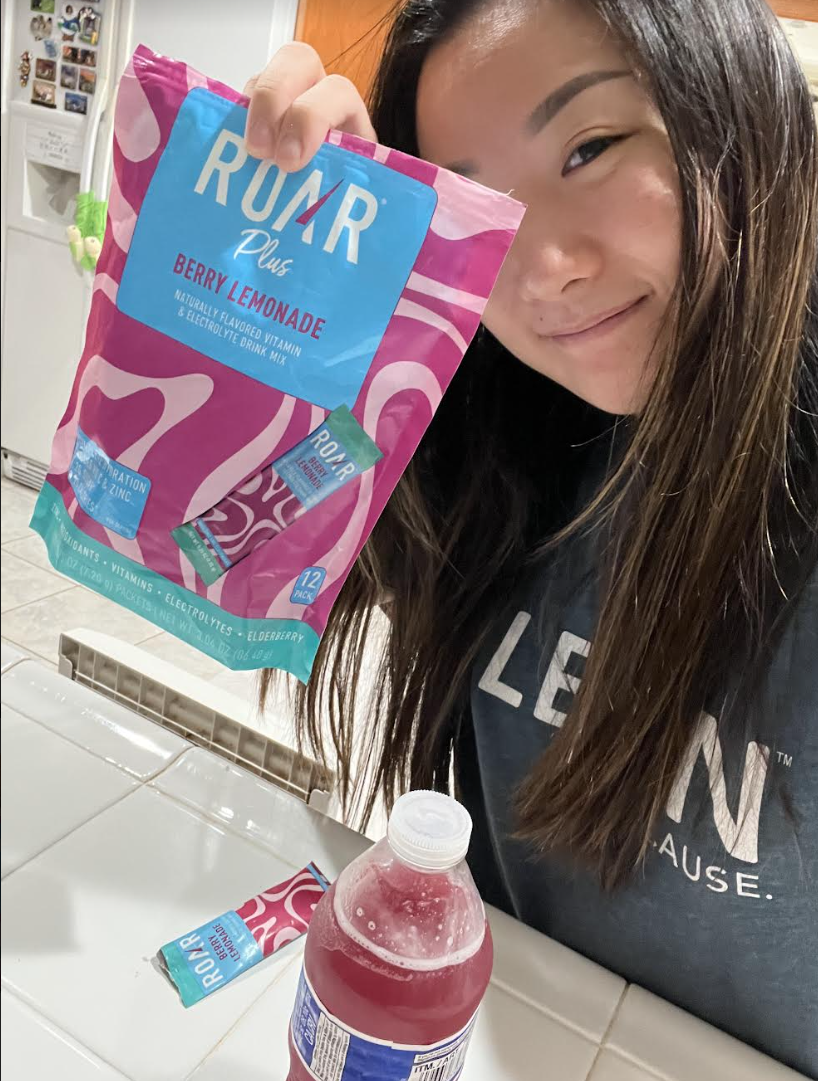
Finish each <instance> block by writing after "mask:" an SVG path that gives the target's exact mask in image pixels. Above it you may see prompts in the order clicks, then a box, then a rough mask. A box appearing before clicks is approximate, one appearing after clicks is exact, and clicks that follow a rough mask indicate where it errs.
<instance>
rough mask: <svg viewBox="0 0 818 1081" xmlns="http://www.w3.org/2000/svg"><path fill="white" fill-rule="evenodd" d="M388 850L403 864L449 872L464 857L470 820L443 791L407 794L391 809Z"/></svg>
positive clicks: (466, 813) (462, 809) (468, 836)
mask: <svg viewBox="0 0 818 1081" xmlns="http://www.w3.org/2000/svg"><path fill="white" fill-rule="evenodd" d="M386 836H387V840H388V841H389V847H390V848H391V849H392V851H393V852H394V853H395V855H396V856H398V857H399V858H400V859H402V860H403V861H404V862H405V863H409V864H412V866H414V867H420V868H423V869H424V870H428V871H448V870H449V869H450V868H451V867H454V866H455V865H456V864H458V863H460V861H461V860H462V859H463V858H464V857H465V855H466V852H467V851H468V848H469V839H470V837H471V817H470V815H469V812H468V811H467V810H466V808H465V807H463V806H462V805H461V804H460V803H458V802H457V800H454V799H452V798H451V797H450V796H444V795H443V793H442V792H427V791H419V792H407V794H406V795H405V796H401V797H400V799H399V800H397V802H396V803H395V806H394V807H393V808H392V814H391V815H390V816H389V826H388V828H387V834H386Z"/></svg>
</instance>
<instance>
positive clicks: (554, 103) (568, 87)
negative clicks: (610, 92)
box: [525, 71, 632, 135]
mask: <svg viewBox="0 0 818 1081" xmlns="http://www.w3.org/2000/svg"><path fill="white" fill-rule="evenodd" d="M631 74H632V72H630V71H587V72H585V74H584V75H577V76H575V77H574V78H573V79H569V80H568V82H567V83H563V84H562V86H559V87H557V89H556V90H552V91H551V93H550V94H549V95H548V97H547V98H546V99H545V101H541V102H540V104H539V105H538V106H537V108H536V109H535V110H534V111H533V112H532V114H531V116H529V118H528V120H527V121H526V125H525V129H526V133H527V134H528V135H537V134H538V133H539V132H541V131H542V129H543V128H544V127H545V125H546V124H548V123H549V122H550V121H551V120H553V119H554V117H555V116H556V115H557V113H558V112H559V111H560V109H564V108H565V106H566V105H567V104H568V102H569V101H573V99H574V98H575V97H576V96H577V94H581V93H582V91H583V90H588V88H589V87H592V86H596V85H597V83H605V82H608V80H609V79H624V78H627V77H628V76H629V75H631Z"/></svg>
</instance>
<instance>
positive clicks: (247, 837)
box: [145, 744, 337, 871]
mask: <svg viewBox="0 0 818 1081" xmlns="http://www.w3.org/2000/svg"><path fill="white" fill-rule="evenodd" d="M188 750H205V748H203V747H197V746H196V745H195V744H191V746H190V747H189V748H188ZM187 753H188V752H187V751H184V752H183V754H187ZM211 753H212V752H211ZM181 757H182V755H180V756H179V758H181ZM216 757H218V756H216ZM178 760H179V759H177V761H178ZM235 764H236V763H235V762H231V763H230V765H235ZM239 768H241V767H239ZM258 779H259V780H262V779H263V778H258ZM266 783H268V784H269V782H266ZM145 787H147V788H151V789H153V791H154V793H155V794H156V795H157V796H159V797H160V798H163V799H167V800H170V802H171V803H174V804H176V806H177V807H181V808H182V810H183V811H188V812H192V813H193V814H195V815H197V816H198V817H199V818H200V819H202V820H203V821H204V822H205V823H206V824H209V825H211V826H218V827H219V829H221V830H224V832H225V833H229V834H230V835H231V836H233V837H238V838H239V839H240V840H242V841H247V843H248V844H251V845H253V847H254V848H259V849H261V850H262V851H263V852H264V854H265V855H267V856H269V855H271V854H272V855H273V856H275V858H276V859H277V860H279V861H280V862H281V863H283V864H285V866H287V867H292V868H293V870H294V871H297V870H299V869H300V868H299V866H298V864H296V863H293V862H292V860H289V859H285V858H284V856H282V855H281V854H280V853H279V852H278V851H276V849H275V848H273V846H272V845H271V844H268V843H267V842H266V841H260V840H259V839H258V838H257V837H254V836H253V835H252V834H250V833H245V832H243V831H242V830H239V829H236V827H235V826H232V825H229V824H228V823H227V822H225V821H224V819H222V818H219V817H218V816H217V815H215V814H213V813H212V812H211V811H207V810H206V809H205V808H204V807H202V806H201V805H200V804H196V803H192V802H191V801H190V800H187V799H185V798H184V797H183V796H177V795H174V793H173V792H167V791H166V790H165V789H164V788H156V787H155V786H154V784H153V783H152V781H148V782H146V786H145ZM270 787H271V788H274V787H275V785H270ZM282 791H283V790H282ZM286 794H288V793H285V795H286ZM293 798H294V799H296V798H297V797H293ZM305 806H306V804H305ZM316 813H318V814H320V813H321V812H320V811H319V812H316ZM325 817H326V818H328V819H329V820H330V822H336V821H337V819H334V818H330V816H329V815H325Z"/></svg>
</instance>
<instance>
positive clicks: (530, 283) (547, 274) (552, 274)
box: [512, 230, 603, 303]
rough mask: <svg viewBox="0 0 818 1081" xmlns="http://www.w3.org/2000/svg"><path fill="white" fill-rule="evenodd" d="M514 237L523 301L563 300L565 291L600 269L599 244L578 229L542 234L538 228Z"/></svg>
mask: <svg viewBox="0 0 818 1081" xmlns="http://www.w3.org/2000/svg"><path fill="white" fill-rule="evenodd" d="M518 240H519V241H520V250H519V251H518V252H517V253H515V254H516V260H517V262H518V267H519V288H520V295H521V297H522V299H523V301H525V302H526V303H537V302H547V301H549V300H564V299H565V296H566V293H569V292H570V293H573V292H574V290H575V289H576V288H577V287H578V286H579V285H587V284H588V283H589V282H592V281H593V280H594V279H596V278H598V277H599V275H600V274H601V272H602V262H603V260H602V253H601V251H600V249H599V245H598V244H597V243H595V242H594V241H593V240H592V239H591V238H590V237H587V236H584V235H583V234H582V233H579V232H575V231H573V230H572V231H568V230H562V231H560V232H559V233H557V232H556V231H555V232H554V233H553V234H552V235H551V236H547V235H545V236H544V235H543V233H542V232H541V231H539V230H538V231H537V232H536V233H534V232H533V231H532V232H531V233H529V235H528V236H524V235H520V236H518ZM515 243H516V242H515ZM512 252H513V248H512Z"/></svg>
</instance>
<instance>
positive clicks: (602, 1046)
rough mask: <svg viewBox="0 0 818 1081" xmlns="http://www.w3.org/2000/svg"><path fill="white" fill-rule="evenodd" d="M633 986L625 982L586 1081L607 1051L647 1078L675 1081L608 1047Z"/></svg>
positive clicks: (626, 1054) (588, 1080)
mask: <svg viewBox="0 0 818 1081" xmlns="http://www.w3.org/2000/svg"><path fill="white" fill-rule="evenodd" d="M631 986H633V985H632V984H630V983H628V982H627V981H626V982H625V988H624V990H623V991H622V994H621V995H620V996H619V1001H618V1002H617V1004H616V1006H615V1007H614V1011H613V1013H612V1014H611V1020H610V1021H609V1023H608V1027H607V1028H606V1029H605V1032H604V1033H603V1035H602V1040H601V1041H600V1043H599V1045H598V1046H597V1051H596V1054H595V1055H594V1061H593V1062H592V1063H591V1069H590V1070H589V1071H588V1077H587V1078H586V1081H591V1078H592V1075H593V1072H594V1070H595V1068H596V1064H597V1062H598V1061H599V1056H600V1055H601V1054H602V1052H603V1051H607V1052H608V1053H609V1054H611V1055H614V1056H615V1057H616V1058H618V1059H621V1060H622V1061H623V1062H628V1063H630V1064H631V1065H632V1066H636V1067H637V1068H638V1069H639V1071H640V1072H641V1073H643V1074H645V1076H646V1077H649V1078H652V1079H655V1081H673V1079H672V1078H669V1077H667V1075H666V1074H660V1073H657V1072H656V1071H655V1070H654V1069H653V1068H652V1067H650V1066H648V1065H647V1063H644V1062H641V1061H640V1060H639V1059H638V1058H635V1057H634V1056H633V1055H630V1054H628V1053H627V1052H625V1051H621V1050H619V1049H618V1048H616V1047H610V1046H609V1045H608V1038H609V1037H610V1035H611V1029H612V1028H613V1027H614V1023H615V1022H616V1019H617V1017H619V1014H620V1013H621V1011H622V1007H623V1006H624V1004H625V996H626V995H627V993H628V990H629V989H630V987H631Z"/></svg>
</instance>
